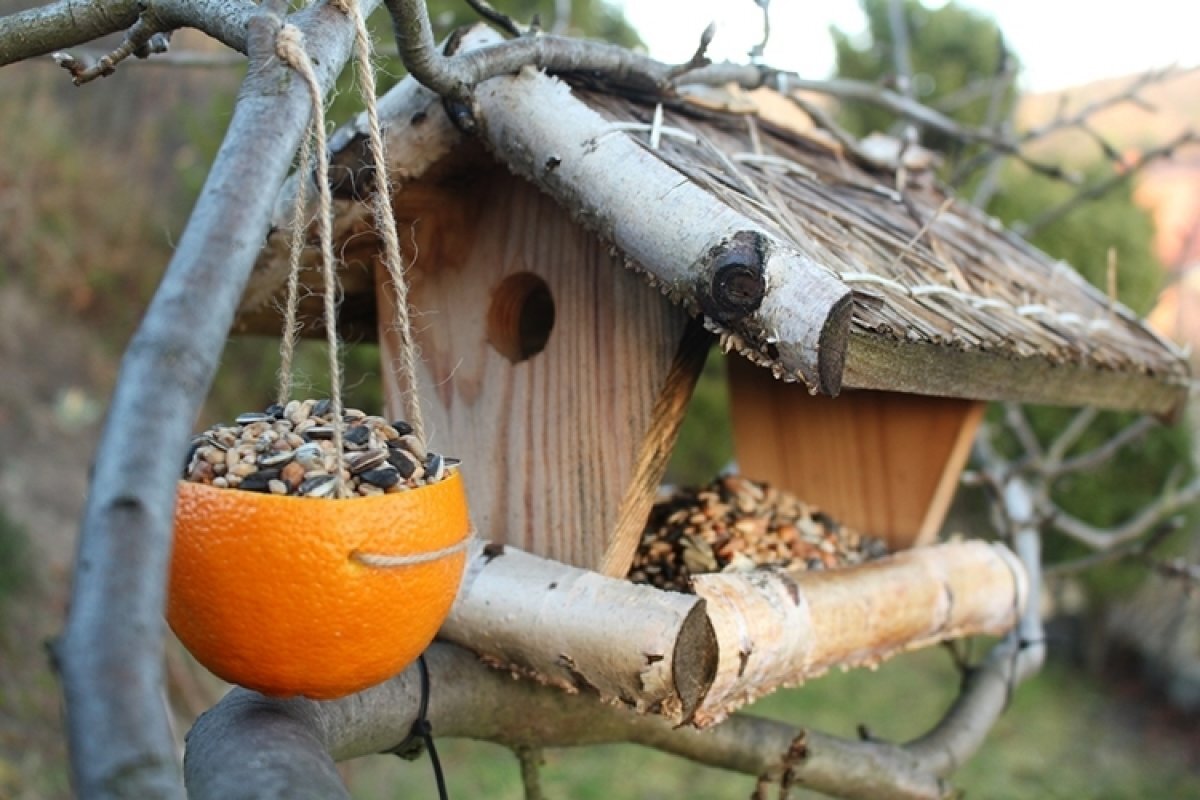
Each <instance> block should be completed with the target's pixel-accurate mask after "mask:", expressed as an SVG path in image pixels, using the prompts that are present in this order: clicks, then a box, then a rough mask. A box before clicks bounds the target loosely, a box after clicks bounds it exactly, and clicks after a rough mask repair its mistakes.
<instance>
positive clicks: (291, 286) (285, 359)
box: [275, 123, 314, 406]
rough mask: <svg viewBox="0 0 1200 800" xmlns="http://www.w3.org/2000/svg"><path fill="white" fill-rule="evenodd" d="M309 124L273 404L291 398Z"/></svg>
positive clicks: (295, 207)
mask: <svg viewBox="0 0 1200 800" xmlns="http://www.w3.org/2000/svg"><path fill="white" fill-rule="evenodd" d="M313 136H314V133H313V129H312V125H311V123H310V124H309V127H308V130H307V131H305V133H304V138H303V139H301V140H300V155H299V157H298V158H297V163H296V200H295V202H294V203H293V204H292V237H291V241H290V243H289V245H288V247H289V250H288V281H287V300H286V305H285V306H284V315H285V316H284V320H283V341H282V342H280V344H279V392H278V393H277V394H276V396H275V402H277V403H278V404H279V405H281V406H286V405H287V403H288V400H291V399H292V383H293V381H294V378H293V375H292V361H293V359H294V358H295V356H296V338H297V337H298V336H299V335H300V323H299V322H298V321H297V320H296V317H297V312H298V310H299V306H300V257H301V256H302V255H303V254H304V234H305V231H306V229H307V227H308V226H307V225H306V224H305V223H304V221H303V217H304V206H305V205H306V204H307V202H308V176H309V174H310V173H311V171H312V140H313Z"/></svg>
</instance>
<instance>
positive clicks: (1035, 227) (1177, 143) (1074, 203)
mask: <svg viewBox="0 0 1200 800" xmlns="http://www.w3.org/2000/svg"><path fill="white" fill-rule="evenodd" d="M1196 142H1200V133H1197V132H1196V131H1193V130H1186V131H1184V132H1183V133H1181V134H1179V135H1178V136H1176V137H1175V138H1174V139H1172V140H1171V141H1169V142H1167V143H1166V144H1163V145H1160V146H1158V147H1155V148H1152V149H1150V150H1147V151H1146V152H1144V153H1142V154H1141V155H1140V156H1138V159H1137V160H1136V161H1134V162H1133V163H1132V164H1129V165H1127V166H1123V167H1121V168H1120V169H1119V170H1118V171H1117V172H1115V173H1113V174H1112V175H1110V176H1109V177H1107V178H1105V179H1104V180H1102V181H1097V182H1096V183H1093V184H1091V185H1089V186H1085V187H1083V188H1082V189H1080V190H1079V191H1078V192H1076V193H1075V194H1074V195H1073V196H1072V197H1071V198H1070V199H1068V200H1066V201H1065V202H1063V203H1060V204H1059V205H1057V206H1054V207H1053V208H1050V209H1047V210H1046V211H1044V212H1042V213H1041V214H1039V215H1038V216H1036V217H1034V218H1033V219H1032V220H1030V221H1029V222H1026V223H1023V224H1017V225H1014V226H1013V230H1015V231H1016V232H1017V233H1019V234H1020V235H1021V236H1024V237H1026V238H1028V237H1031V236H1033V235H1034V234H1036V233H1037V232H1038V231H1040V230H1042V229H1043V228H1045V227H1047V226H1048V225H1053V224H1054V223H1055V222H1058V221H1059V220H1060V219H1062V218H1063V217H1065V216H1066V215H1067V214H1069V213H1071V212H1072V211H1074V210H1075V209H1077V208H1079V207H1080V206H1082V205H1084V204H1085V203H1088V202H1090V201H1092V200H1095V199H1096V198H1098V197H1103V196H1104V195H1105V194H1107V193H1108V192H1109V191H1111V190H1112V189H1114V188H1115V187H1117V186H1119V185H1121V184H1122V183H1124V182H1125V181H1128V180H1129V179H1131V178H1132V177H1133V176H1134V175H1136V174H1137V173H1138V172H1140V171H1141V170H1142V169H1144V168H1145V167H1146V166H1147V165H1149V164H1151V163H1152V162H1154V161H1157V160H1158V159H1160V158H1170V157H1171V156H1173V155H1174V154H1175V151H1176V150H1178V149H1179V148H1181V147H1185V146H1187V145H1189V144H1194V143H1196Z"/></svg>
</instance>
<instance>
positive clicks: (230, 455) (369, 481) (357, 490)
mask: <svg viewBox="0 0 1200 800" xmlns="http://www.w3.org/2000/svg"><path fill="white" fill-rule="evenodd" d="M342 420H343V423H344V425H345V427H344V429H343V432H342V442H343V448H344V462H343V468H342V470H341V479H342V485H343V487H344V489H345V494H346V495H348V496H354V495H359V496H370V495H378V494H392V493H395V492H401V491H404V490H406V489H412V488H416V487H418V486H423V485H425V484H429V483H436V482H438V481H440V480H441V479H442V478H444V477H446V475H447V474H449V472H450V470H452V469H454V468H455V467H457V466H458V463H459V462H458V459H454V458H445V457H443V456H441V455H438V454H437V453H430V452H427V451H426V449H425V445H424V444H423V443H422V442H421V440H420V439H419V438H418V437H417V436H416V435H414V434H413V429H412V426H411V425H409V424H408V423H407V422H403V421H396V422H388V421H387V420H385V419H384V418H383V417H372V416H368V415H367V414H366V413H364V412H362V411H359V410H357V409H353V408H347V409H344V410H343V413H342ZM333 425H334V419H333V417H332V412H331V409H330V402H329V401H328V400H303V401H300V400H292V401H291V402H289V403H288V404H287V405H286V406H281V405H278V404H274V405H271V406H268V407H267V409H266V410H265V411H261V412H257V411H255V412H250V413H247V414H242V415H240V416H239V417H238V418H237V419H236V420H235V424H233V425H214V426H213V427H211V428H209V429H208V430H206V431H204V432H203V433H200V434H198V435H197V436H196V437H195V438H193V439H192V448H191V451H190V453H189V454H188V458H187V463H186V466H185V467H184V475H183V476H184V478H185V479H187V480H189V481H192V482H194V483H203V484H208V485H210V486H216V487H219V488H229V489H242V490H245V491H251V492H267V493H270V494H278V495H296V496H302V497H333V496H334V493H335V491H336V488H337V487H336V482H335V480H334V474H335V472H336V471H337V469H338V459H337V452H336V450H335V448H334V442H333V436H334V428H333Z"/></svg>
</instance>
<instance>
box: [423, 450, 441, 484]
mask: <svg viewBox="0 0 1200 800" xmlns="http://www.w3.org/2000/svg"><path fill="white" fill-rule="evenodd" d="M444 477H446V461H445V459H443V458H442V457H441V456H440V455H438V454H437V453H430V454H429V457H428V458H426V459H425V480H426V481H428V482H429V483H436V482H437V481H440V480H441V479H442V478H444Z"/></svg>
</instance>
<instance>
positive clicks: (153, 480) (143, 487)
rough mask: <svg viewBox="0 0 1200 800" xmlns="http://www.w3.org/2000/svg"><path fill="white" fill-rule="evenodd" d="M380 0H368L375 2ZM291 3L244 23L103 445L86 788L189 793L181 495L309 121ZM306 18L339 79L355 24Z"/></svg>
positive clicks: (79, 630)
mask: <svg viewBox="0 0 1200 800" xmlns="http://www.w3.org/2000/svg"><path fill="white" fill-rule="evenodd" d="M375 4H376V3H374V2H373V0H365V2H364V6H365V7H364V13H365V12H367V11H369V10H370V8H371V7H373V6H374V5H375ZM195 5H197V6H204V5H210V4H205V3H196V4H195ZM285 8H286V6H284V5H282V4H281V3H278V2H266V3H264V4H263V5H261V6H259V7H258V10H257V12H256V13H255V14H254V16H253V17H252V18H251V20H250V24H249V28H248V30H246V31H245V32H244V35H245V39H246V42H247V47H248V50H249V52H250V54H251V69H250V70H249V72H248V75H247V78H246V80H245V82H244V84H243V87H242V91H241V94H240V95H239V99H238V103H237V105H236V106H235V109H234V113H233V118H232V119H231V120H230V123H229V129H228V132H227V135H226V138H225V141H224V143H223V144H222V147H221V149H220V151H219V152H218V154H217V158H216V161H215V162H214V164H213V167H212V169H211V171H210V173H209V176H208V180H207V182H206V183H205V186H204V189H203V190H202V192H201V196H200V199H199V200H198V201H197V204H196V207H195V209H194V211H193V213H192V216H191V219H190V221H189V223H188V226H187V229H186V230H185V231H184V233H183V236H182V238H181V239H180V241H179V245H178V247H177V249H176V251H175V255H174V257H173V258H172V259H171V263H170V265H169V266H168V267H167V272H166V274H165V276H164V277H163V281H162V283H161V285H160V286H159V289H158V291H157V292H156V294H155V296H154V299H153V300H152V301H151V304H150V307H149V308H148V309H147V311H146V315H145V317H144V318H143V320H142V323H141V325H140V326H139V328H138V331H137V333H136V334H135V335H134V338H133V340H132V341H131V343H130V345H129V349H128V350H127V352H126V355H125V358H124V360H123V362H122V365H121V372H120V375H119V378H118V381H117V388H116V391H115V393H114V395H113V398H112V401H111V404H110V408H109V416H108V421H107V423H106V425H105V430H104V433H103V435H102V439H101V444H100V446H99V448H98V449H97V457H96V462H95V466H94V477H93V482H92V487H91V491H90V493H89V496H88V503H87V509H86V512H85V516H84V520H83V527H82V533H81V539H80V545H79V559H78V561H79V565H80V567H79V569H78V570H77V572H76V576H75V585H74V592H73V597H72V602H71V610H70V615H69V617H68V619H67V627H66V632H65V634H64V635H63V638H62V640H61V646H60V648H59V656H60V664H61V669H62V677H63V686H64V691H65V694H66V710H67V728H68V734H69V741H70V745H71V759H72V766H73V769H74V775H75V780H76V786H75V788H76V790H77V791H78V793H79V795H80V796H82V797H139V798H164V797H178V796H180V795H181V793H182V792H181V787H180V786H179V775H178V768H177V765H176V762H175V753H174V748H173V747H172V744H171V736H170V731H169V727H168V724H167V718H166V712H165V710H164V708H163V704H162V698H161V686H162V677H163V676H162V645H163V632H164V630H163V621H162V609H163V605H164V599H165V598H164V595H165V582H166V574H167V565H168V561H169V558H170V543H171V509H172V507H173V503H174V499H175V484H176V475H178V474H179V465H180V464H181V463H182V459H183V455H184V452H185V449H186V445H187V441H188V438H189V433H190V429H191V425H192V422H193V420H194V419H195V417H196V414H197V413H198V410H199V406H200V403H201V402H202V400H203V398H204V396H205V394H206V391H207V388H208V386H209V385H210V383H211V381H212V378H213V374H214V372H215V370H216V366H217V362H218V359H219V357H220V354H221V349H222V347H223V345H224V342H225V338H226V336H227V334H228V331H229V327H230V324H231V322H232V320H233V313H234V310H235V308H236V307H237V303H238V300H239V298H240V297H241V294H242V289H243V287H244V286H245V283H246V279H247V277H248V275H249V273H250V269H251V266H252V265H253V263H254V260H255V257H256V256H257V254H258V252H259V250H260V248H261V246H262V242H263V240H264V238H265V237H266V233H267V229H268V226H269V222H270V219H271V212H272V210H273V207H274V202H275V191H274V189H275V188H276V187H278V186H280V185H281V184H282V183H283V180H284V178H285V177H286V175H287V172H288V170H289V168H290V166H291V160H292V155H293V154H294V153H295V151H296V148H297V146H298V144H299V142H300V137H301V136H302V134H303V131H304V128H305V126H306V125H307V123H308V118H309V113H310V107H309V100H308V95H307V93H306V91H305V90H304V88H303V87H302V86H301V85H300V82H299V81H298V80H295V79H293V76H290V75H289V73H288V71H287V68H286V67H285V66H284V65H283V64H282V63H281V62H280V60H279V59H278V58H276V57H275V37H276V34H277V32H278V30H279V29H280V27H281V25H282V18H281V15H282V12H283V10H284V9H285ZM293 21H294V23H295V24H296V25H298V26H299V27H300V28H301V29H302V30H303V31H304V32H305V34H306V38H307V43H308V46H309V49H310V53H311V55H312V56H313V61H314V62H316V63H317V64H319V65H320V66H319V75H320V79H321V83H322V85H323V86H324V87H325V88H326V90H327V89H328V87H329V86H330V85H331V84H332V82H333V79H334V77H335V75H336V73H337V72H338V71H340V68H341V66H342V65H343V64H344V63H345V61H346V58H347V55H348V53H349V51H350V45H351V42H352V39H353V30H352V28H351V25H350V23H349V21H348V20H346V18H345V16H344V15H343V14H341V13H340V12H338V11H335V10H332V9H329V8H327V7H326V6H324V5H319V6H315V7H312V8H310V9H307V10H305V11H304V12H301V13H298V14H296V15H295V16H294V17H293ZM230 198H237V202H232V203H231V202H230ZM148 387H153V390H149V389H148Z"/></svg>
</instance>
